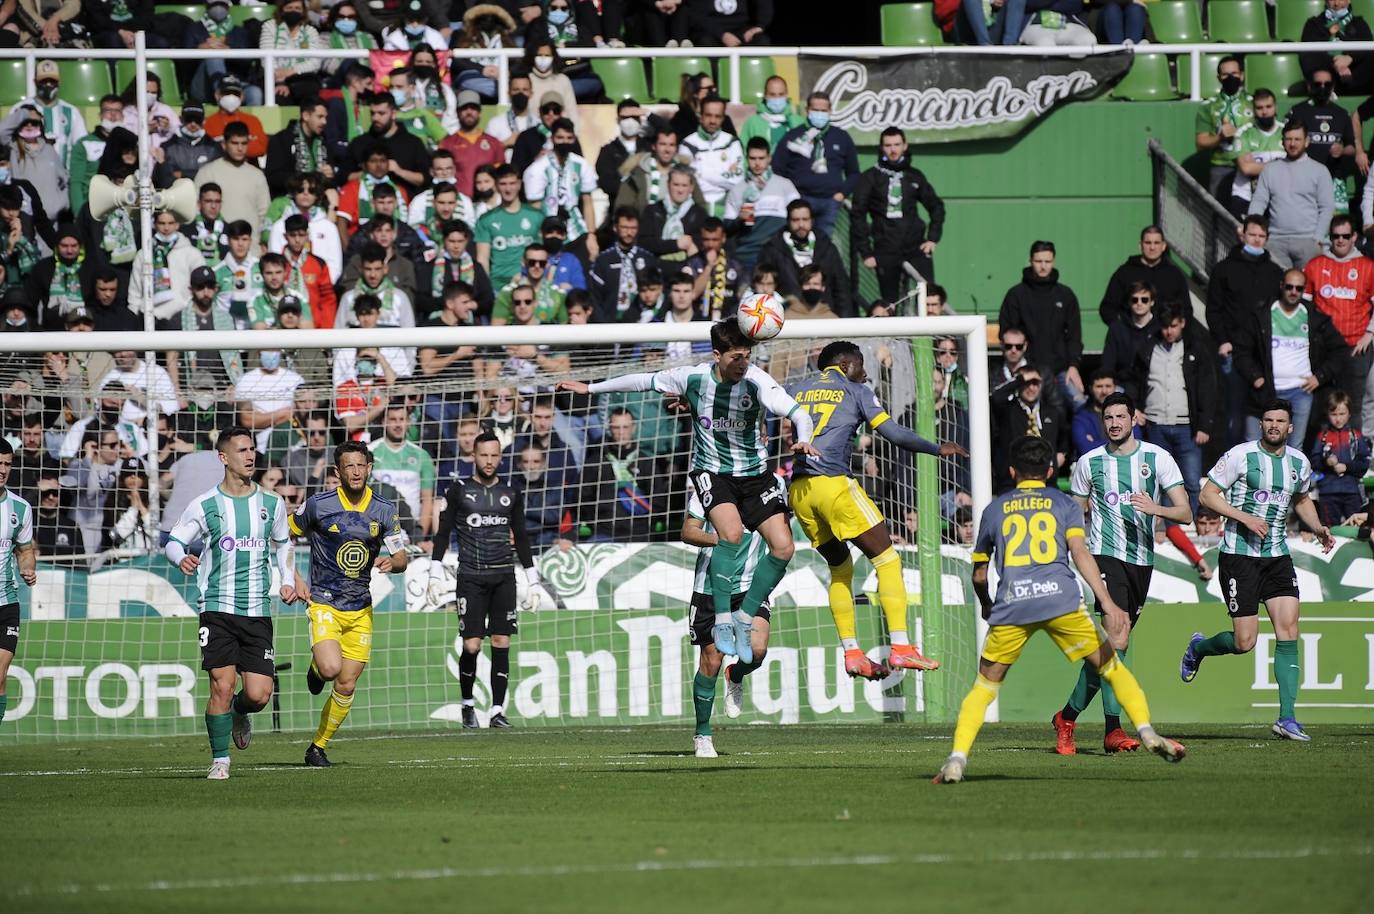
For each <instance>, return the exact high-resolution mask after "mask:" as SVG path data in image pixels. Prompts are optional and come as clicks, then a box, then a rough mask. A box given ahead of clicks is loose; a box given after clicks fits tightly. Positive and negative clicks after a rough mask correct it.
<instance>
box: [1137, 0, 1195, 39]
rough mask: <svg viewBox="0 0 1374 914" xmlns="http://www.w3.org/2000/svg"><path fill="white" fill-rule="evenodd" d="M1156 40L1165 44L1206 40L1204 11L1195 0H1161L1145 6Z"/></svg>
mask: <svg viewBox="0 0 1374 914" xmlns="http://www.w3.org/2000/svg"><path fill="white" fill-rule="evenodd" d="M1145 9H1146V11H1147V12H1148V13H1149V16H1150V30H1151V31H1152V32H1154V34H1155V41H1158V42H1162V43H1164V44H1197V43H1199V42H1202V41H1205V40H1206V37H1205V35H1204V34H1203V31H1202V12H1201V9H1200V4H1198V3H1196V2H1195V0H1160V2H1158V3H1149V4H1146V6H1145Z"/></svg>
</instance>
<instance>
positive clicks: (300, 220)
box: [282, 213, 310, 235]
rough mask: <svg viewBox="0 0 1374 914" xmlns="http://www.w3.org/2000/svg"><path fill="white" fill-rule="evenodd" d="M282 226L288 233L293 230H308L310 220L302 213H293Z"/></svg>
mask: <svg viewBox="0 0 1374 914" xmlns="http://www.w3.org/2000/svg"><path fill="white" fill-rule="evenodd" d="M282 227H283V229H284V230H285V231H286V233H287V234H288V235H289V234H291V233H292V232H308V231H310V220H309V219H306V218H305V216H303V215H301V214H300V213H292V214H291V215H289V216H287V217H286V221H285V222H284V223H283V225H282Z"/></svg>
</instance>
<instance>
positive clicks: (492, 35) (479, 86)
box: [452, 3, 517, 102]
mask: <svg viewBox="0 0 1374 914" xmlns="http://www.w3.org/2000/svg"><path fill="white" fill-rule="evenodd" d="M452 46H453V47H455V48H462V49H472V48H513V47H516V46H517V44H516V35H515V20H514V19H513V18H511V14H510V13H508V12H506V10H504V9H503V8H502V7H501V6H500V5H499V4H496V3H478V4H476V5H474V6H471V7H469V8H468V10H467V12H465V13H463V27H462V29H460V30H459V31H458V32H457V33H455V34H454V36H453V40H452ZM497 61H498V58H496V57H463V58H457V57H455V58H454V59H453V86H454V88H456V89H458V90H459V91H460V92H461V91H462V90H463V89H471V90H473V91H474V92H476V93H478V94H479V95H481V96H482V98H483V99H484V100H485V101H488V102H495V101H496V77H497V75H498V73H499V68H498V67H497Z"/></svg>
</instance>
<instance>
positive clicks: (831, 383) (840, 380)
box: [789, 365, 892, 476]
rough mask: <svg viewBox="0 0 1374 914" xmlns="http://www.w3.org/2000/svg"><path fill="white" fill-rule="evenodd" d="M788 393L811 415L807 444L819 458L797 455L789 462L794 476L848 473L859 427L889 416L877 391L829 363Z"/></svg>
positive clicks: (874, 427)
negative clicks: (811, 425)
mask: <svg viewBox="0 0 1374 914" xmlns="http://www.w3.org/2000/svg"><path fill="white" fill-rule="evenodd" d="M789 393H791V394H792V399H794V400H796V401H797V405H798V406H800V407H801V408H802V409H804V410H806V411H807V412H808V413H809V414H810V415H811V421H812V423H813V424H814V425H815V427H816V429H815V431H814V432H812V436H811V444H812V446H814V447H815V448H816V450H818V451H820V456H819V457H810V456H808V455H806V454H799V455H798V456H797V459H796V462H795V463H793V465H792V473H793V475H794V476H848V475H849V459H850V457H851V455H852V454H853V453H854V436H855V434H856V433H857V431H858V429H859V426H861V425H864V424H867V425H868V427H869V428H870V429H876V428H877V427H878V426H880V425H882V424H883V423H884V422H887V421H889V420H890V419H891V418H892V417H891V416H889V415H888V414H887V410H885V409H883V404H882V402H881V401H879V399H878V395H877V394H875V393H874V392H873V391H872V390H871V389H870V388H868V387H866V386H864V385H863V384H858V383H855V382H854V381H851V380H849V379H848V378H846V377H845V376H844V372H843V371H841V370H840V369H839V368H838V367H837V366H833V365H832V366H831V367H829V368H826V369H825V370H823V371H822V372H821V373H820V374H818V375H816V376H815V377H813V378H811V379H810V380H807V381H802V382H800V383H798V384H797V385H796V386H795V387H794V388H793V389H792V390H791V391H789Z"/></svg>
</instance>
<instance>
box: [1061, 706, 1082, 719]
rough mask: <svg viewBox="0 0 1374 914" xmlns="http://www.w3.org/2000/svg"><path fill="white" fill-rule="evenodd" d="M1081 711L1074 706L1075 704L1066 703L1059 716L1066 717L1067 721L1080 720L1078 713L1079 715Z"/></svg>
mask: <svg viewBox="0 0 1374 914" xmlns="http://www.w3.org/2000/svg"><path fill="white" fill-rule="evenodd" d="M1080 713H1081V712H1080V711H1079V710H1078V709H1077V708H1075V707H1074V706H1073V705H1071V704H1068V705H1064V709H1063V710H1062V711H1060V712H1059V716H1060V717H1062V718H1064V719H1065V720H1067V721H1075V720H1078V715H1079V714H1080Z"/></svg>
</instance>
